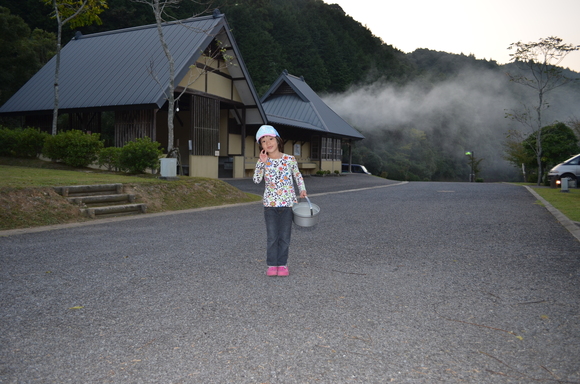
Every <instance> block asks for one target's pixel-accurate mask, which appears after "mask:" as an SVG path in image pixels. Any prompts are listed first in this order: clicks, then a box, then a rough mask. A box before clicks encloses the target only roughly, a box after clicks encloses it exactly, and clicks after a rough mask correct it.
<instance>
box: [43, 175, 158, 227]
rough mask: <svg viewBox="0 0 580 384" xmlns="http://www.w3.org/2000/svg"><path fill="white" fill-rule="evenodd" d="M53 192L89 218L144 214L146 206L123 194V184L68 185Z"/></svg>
mask: <svg viewBox="0 0 580 384" xmlns="http://www.w3.org/2000/svg"><path fill="white" fill-rule="evenodd" d="M54 190H55V191H56V192H57V193H58V194H60V195H62V196H63V197H65V198H66V199H67V200H68V201H69V202H71V203H72V204H77V205H79V206H81V208H80V209H81V212H82V213H85V214H86V215H87V216H89V217H91V218H103V217H115V216H126V215H136V214H140V213H145V212H146V211H147V206H146V205H145V204H141V203H135V195H130V194H127V193H123V184H120V183H118V184H97V185H70V186H64V187H54Z"/></svg>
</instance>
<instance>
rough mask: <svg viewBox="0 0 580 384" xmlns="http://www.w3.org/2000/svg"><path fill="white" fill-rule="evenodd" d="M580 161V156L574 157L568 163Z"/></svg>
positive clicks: (576, 163)
mask: <svg viewBox="0 0 580 384" xmlns="http://www.w3.org/2000/svg"><path fill="white" fill-rule="evenodd" d="M578 163H580V156H577V157H575V158H573V159H572V160H570V161H568V162H567V163H566V164H568V165H578Z"/></svg>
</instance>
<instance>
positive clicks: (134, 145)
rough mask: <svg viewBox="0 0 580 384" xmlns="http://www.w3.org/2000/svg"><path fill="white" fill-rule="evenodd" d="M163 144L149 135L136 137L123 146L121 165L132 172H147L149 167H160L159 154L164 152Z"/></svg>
mask: <svg viewBox="0 0 580 384" xmlns="http://www.w3.org/2000/svg"><path fill="white" fill-rule="evenodd" d="M160 145H161V144H159V143H158V142H156V141H151V139H150V138H149V137H145V138H142V139H135V140H133V141H130V142H128V143H127V144H125V146H124V147H123V148H121V152H120V156H119V167H120V168H121V169H123V170H125V171H128V172H130V173H145V170H146V169H147V168H151V169H152V170H156V169H158V168H159V156H161V154H162V153H163V151H161V149H160V148H159V146H160Z"/></svg>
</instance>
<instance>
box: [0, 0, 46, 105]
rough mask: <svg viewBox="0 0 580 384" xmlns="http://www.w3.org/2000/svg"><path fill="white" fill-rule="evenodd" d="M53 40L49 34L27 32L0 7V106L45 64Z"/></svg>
mask: <svg viewBox="0 0 580 384" xmlns="http://www.w3.org/2000/svg"><path fill="white" fill-rule="evenodd" d="M55 41H56V37H55V36H54V35H53V34H52V33H49V32H45V31H42V30H40V29H35V30H34V31H33V32H31V31H30V28H29V27H28V25H26V23H25V22H24V20H23V19H22V18H20V17H19V16H16V15H12V14H11V13H10V10H9V9H8V8H4V7H0V68H2V71H0V104H3V103H4V102H5V101H6V100H8V98H10V96H12V95H13V94H14V92H16V91H17V90H18V89H19V88H20V87H21V86H22V85H23V84H24V83H25V82H26V81H27V80H28V79H29V78H30V77H31V76H32V75H34V73H36V71H38V70H39V69H40V68H41V67H42V66H43V65H44V64H45V63H46V62H47V61H48V59H49V58H50V57H51V56H52V54H53V49H54V42H55Z"/></svg>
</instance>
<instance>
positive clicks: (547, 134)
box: [524, 122, 580, 167]
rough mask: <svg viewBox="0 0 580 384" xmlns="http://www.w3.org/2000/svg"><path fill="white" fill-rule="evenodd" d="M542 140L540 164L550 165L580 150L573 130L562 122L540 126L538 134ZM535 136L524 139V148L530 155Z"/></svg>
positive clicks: (533, 146)
mask: <svg viewBox="0 0 580 384" xmlns="http://www.w3.org/2000/svg"><path fill="white" fill-rule="evenodd" d="M538 137H540V138H541V140H542V166H544V167H552V166H554V165H556V164H558V163H561V162H562V161H564V160H566V159H568V158H569V157H571V156H574V155H575V154H577V153H578V152H580V147H578V138H577V137H576V135H575V134H574V131H573V130H572V129H571V128H570V127H568V126H567V125H566V124H564V123H560V122H558V123H555V124H552V125H548V126H545V127H542V129H541V134H540V135H539V136H538ZM535 140H536V136H530V137H528V138H527V139H526V140H524V149H525V150H527V152H528V156H530V155H532V154H533V152H532V149H533V148H535V147H536V145H535Z"/></svg>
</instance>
